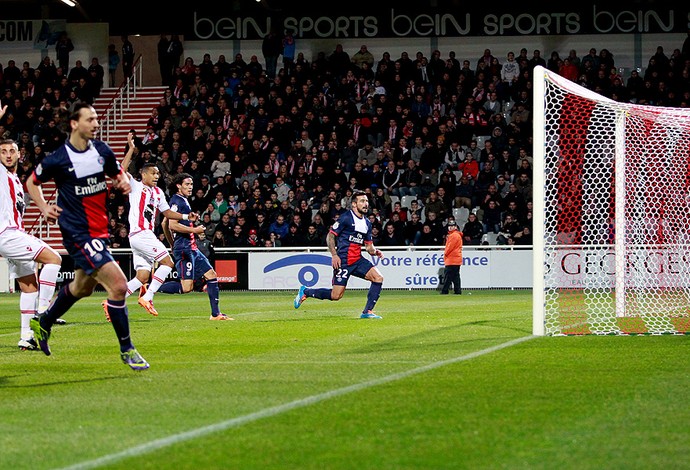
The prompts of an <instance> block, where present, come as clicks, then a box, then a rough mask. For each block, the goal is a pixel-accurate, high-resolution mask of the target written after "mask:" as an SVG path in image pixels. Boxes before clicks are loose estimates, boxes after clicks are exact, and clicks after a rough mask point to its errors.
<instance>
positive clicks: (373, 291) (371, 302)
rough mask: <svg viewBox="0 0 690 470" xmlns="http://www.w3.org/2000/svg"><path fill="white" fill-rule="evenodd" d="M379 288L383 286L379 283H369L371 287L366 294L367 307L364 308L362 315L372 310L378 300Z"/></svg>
mask: <svg viewBox="0 0 690 470" xmlns="http://www.w3.org/2000/svg"><path fill="white" fill-rule="evenodd" d="M381 286H383V284H382V283H380V282H372V283H371V286H370V287H369V292H368V293H367V305H366V306H365V307H364V312H363V313H367V312H368V311H369V310H374V307H375V306H376V302H377V301H378V300H379V297H380V296H381Z"/></svg>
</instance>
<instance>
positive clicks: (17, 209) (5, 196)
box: [0, 165, 26, 233]
mask: <svg viewBox="0 0 690 470" xmlns="http://www.w3.org/2000/svg"><path fill="white" fill-rule="evenodd" d="M25 207H26V203H25V202H24V188H23V187H22V182H21V181H20V180H19V177H18V176H17V174H16V173H12V172H9V171H7V168H5V166H4V165H0V233H2V232H4V231H5V230H7V229H19V230H24V220H23V217H24V208H25Z"/></svg>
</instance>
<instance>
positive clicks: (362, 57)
mask: <svg viewBox="0 0 690 470" xmlns="http://www.w3.org/2000/svg"><path fill="white" fill-rule="evenodd" d="M350 60H351V62H352V65H354V66H355V67H357V70H361V69H362V65H363V64H365V63H366V64H367V65H368V66H369V68H370V69H371V68H372V67H373V66H374V56H373V55H372V53H371V52H369V49H367V46H366V45H365V44H362V46H361V47H360V48H359V50H358V51H357V52H355V53H354V54H352V57H351V58H350Z"/></svg>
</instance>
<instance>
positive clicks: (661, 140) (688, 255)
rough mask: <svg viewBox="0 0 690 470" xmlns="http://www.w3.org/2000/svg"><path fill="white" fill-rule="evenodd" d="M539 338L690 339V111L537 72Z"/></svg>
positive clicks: (535, 324)
mask: <svg viewBox="0 0 690 470" xmlns="http://www.w3.org/2000/svg"><path fill="white" fill-rule="evenodd" d="M533 122H534V131H533V134H534V148H533V152H534V170H533V171H534V185H533V187H534V190H533V194H534V214H533V215H534V217H533V224H534V226H533V233H534V249H533V256H534V258H533V261H534V263H533V265H534V274H533V284H534V291H533V333H534V334H535V335H581V334H607V335H613V334H685V333H688V332H690V109H687V108H668V107H657V106H649V105H637V104H631V103H621V102H617V101H614V100H611V99H609V98H607V97H605V96H602V95H600V94H598V93H595V92H593V91H591V90H588V89H586V88H584V87H581V86H579V85H577V84H576V83H573V82H571V81H569V80H567V79H565V78H563V77H561V76H559V75H558V74H555V73H553V72H551V71H549V70H547V69H545V68H543V67H540V66H539V67H535V69H534V98H533Z"/></svg>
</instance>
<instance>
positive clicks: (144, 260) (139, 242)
mask: <svg viewBox="0 0 690 470" xmlns="http://www.w3.org/2000/svg"><path fill="white" fill-rule="evenodd" d="M127 143H128V146H129V148H128V150H127V154H126V155H125V158H124V159H123V160H122V167H123V168H124V169H125V171H126V170H127V168H128V167H129V164H130V162H131V161H132V155H133V154H134V136H133V135H132V133H129V134H128V135H127ZM127 176H128V177H129V184H130V185H131V187H132V191H131V192H130V193H129V206H130V208H129V227H130V232H129V244H130V246H131V248H132V253H133V254H134V269H135V270H136V276H135V277H133V278H132V279H130V280H129V282H127V296H130V295H132V293H134V292H136V291H138V290H139V289H140V288H142V287H143V286H144V285H145V284H146V283H148V282H149V277H150V275H151V269H152V268H153V266H154V264H155V263H158V267H157V268H156V270H155V271H154V273H153V279H151V283H150V284H149V285H148V288H146V289H145V292H144V293H143V295H141V296H140V297H139V305H141V306H142V307H143V308H144V309H146V311H147V312H149V313H150V314H151V315H153V316H158V312H157V311H156V309H155V307H154V306H153V296H154V295H155V293H156V292H157V291H158V289H159V288H160V286H161V284H163V281H165V278H166V277H168V275H169V274H170V272H171V271H172V269H173V267H174V264H173V261H172V258H171V257H170V254H169V253H168V250H167V249H166V248H165V245H163V244H162V243H161V242H160V240H159V239H158V237H157V236H156V234H155V233H154V228H155V225H156V221H157V219H158V214H159V213H161V214H163V215H164V216H165V217H167V218H168V219H172V220H189V221H192V222H194V221H196V220H197V219H198V218H199V217H198V215H197V214H195V213H191V214H180V213H179V212H176V211H174V210H171V209H170V205H169V204H168V201H167V200H166V198H165V193H164V192H163V190H162V189H161V188H159V187H158V179H159V178H160V170H158V167H157V166H156V165H155V164H153V163H147V164H145V165H144V166H143V167H142V169H141V181H138V180H137V179H135V178H134V177H133V176H132V175H131V174H130V173H127ZM142 290H143V289H142ZM104 310H105V315H106V318H108V312H107V309H105V308H104Z"/></svg>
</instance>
